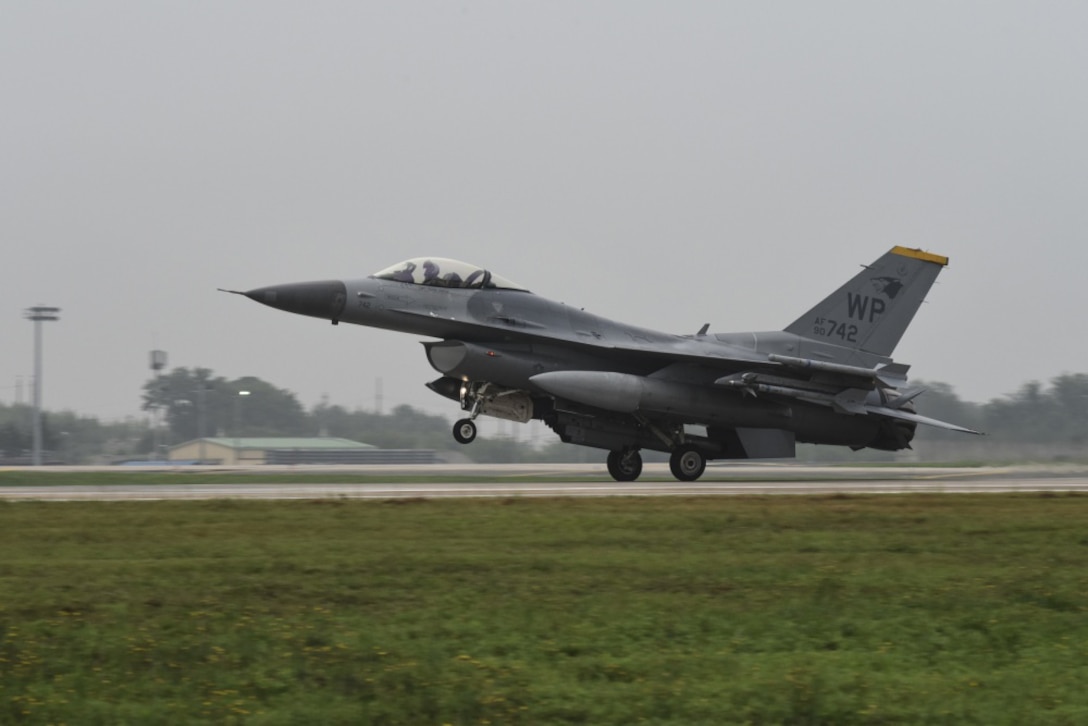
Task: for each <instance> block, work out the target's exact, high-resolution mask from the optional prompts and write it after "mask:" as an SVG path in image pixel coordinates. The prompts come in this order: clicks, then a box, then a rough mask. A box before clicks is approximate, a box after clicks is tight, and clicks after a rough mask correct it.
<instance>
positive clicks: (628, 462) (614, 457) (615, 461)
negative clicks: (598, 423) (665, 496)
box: [608, 449, 642, 481]
mask: <svg viewBox="0 0 1088 726" xmlns="http://www.w3.org/2000/svg"><path fill="white" fill-rule="evenodd" d="M608 473H609V474H611V475H612V478H613V479H615V480H616V481H634V480H635V479H638V475H639V474H641V473H642V455H641V454H639V453H638V449H624V450H623V451H609V452H608Z"/></svg>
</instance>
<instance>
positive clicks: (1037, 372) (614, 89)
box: [0, 0, 1088, 419]
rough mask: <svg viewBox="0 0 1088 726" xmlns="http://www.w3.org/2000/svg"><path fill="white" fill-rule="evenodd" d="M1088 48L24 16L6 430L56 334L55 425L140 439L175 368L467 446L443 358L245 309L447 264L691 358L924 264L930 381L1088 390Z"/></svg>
mask: <svg viewBox="0 0 1088 726" xmlns="http://www.w3.org/2000/svg"><path fill="white" fill-rule="evenodd" d="M1086 37H1088V4H1086V3H1079V2H1019V3H1014V2H991V1H987V2H957V3H948V2H911V3H891V2H870V1H865V2H854V3H841V2H840V3H836V2H820V3H812V2H794V3H790V2H776V3H754V2H744V3H741V2H733V3H729V2H718V3H710V2H699V3H692V2H689V3H684V2H655V3H648V2H631V1H626V0H625V1H623V2H411V1H409V2H404V1H398V2H389V3H366V2H341V3H334V2H314V1H308V2H282V1H272V0H260V1H259V2H211V1H209V2H155V3H148V2H136V1H133V2H109V1H108V0H95V1H94V2H82V3H79V2H42V1H40V0H34V1H32V2H31V1H29V0H28V1H27V2H12V1H11V0H0V249H2V251H3V256H2V261H0V270H2V278H0V401H2V402H4V403H11V402H12V401H14V400H15V398H16V395H17V392H18V389H17V387H16V386H17V381H18V379H19V377H23V379H24V380H25V381H26V383H25V387H24V391H23V400H24V401H29V399H30V393H29V379H30V376H31V374H32V372H33V326H32V324H31V323H29V322H27V321H25V320H24V319H23V317H22V315H23V310H24V309H25V308H27V307H29V306H32V305H35V304H38V303H44V304H48V305H55V306H58V307H60V308H62V309H63V310H62V313H61V321H60V322H56V323H47V324H46V326H47V327H46V328H45V330H44V333H45V373H44V376H43V380H44V383H45V401H44V403H45V406H46V407H47V408H49V409H70V410H74V411H77V412H79V413H84V414H93V415H97V416H101V417H104V418H107V419H116V418H122V417H125V416H128V415H140V401H141V399H140V392H141V387H142V385H143V383H144V382H145V381H146V380H147V378H148V377H149V375H150V371H149V369H148V353H149V351H151V350H152V349H154V348H161V349H163V350H166V351H167V352H168V354H169V363H170V367H175V366H185V367H194V366H201V367H206V368H210V369H212V370H213V371H215V373H217V374H219V375H222V376H225V377H228V378H235V377H239V376H245V375H254V376H258V377H260V378H262V379H264V380H266V381H268V382H269V383H272V384H273V385H276V386H278V387H281V388H286V389H289V390H291V391H294V392H295V393H296V394H297V395H298V396H299V399H300V400H301V401H302V403H303V404H304V405H307V406H310V405H313V404H315V403H317V402H319V401H320V400H321V397H322V395H325V394H327V395H328V397H329V400H330V401H331V402H333V403H339V404H343V405H345V406H348V407H352V408H353V407H357V406H358V407H363V408H368V409H369V408H372V407H373V406H374V394H375V381H376V380H377V379H381V380H382V382H383V389H384V403H385V407H386V410H388V409H389V408H390V407H392V406H394V405H396V404H399V403H408V404H411V405H413V406H417V407H420V408H423V409H425V410H427V411H429V412H432V413H443V414H446V415H449V416H451V417H453V416H455V415H456V413H457V410H456V409H457V407H456V405H455V404H453V403H451V402H449V401H446V400H445V399H442V398H440V397H439V396H437V395H435V394H433V393H431V392H430V391H429V390H427V389H425V388H424V387H423V384H424V382H425V381H428V380H431V379H433V378H435V377H437V375H438V374H437V373H435V372H434V371H433V370H432V369H431V368H430V366H429V365H428V364H427V362H426V359H425V357H424V354H423V349H422V347H421V346H420V345H419V342H418V340H419V339H418V338H417V337H415V336H411V335H404V334H397V333H392V332H385V331H378V330H372V329H367V328H359V327H355V326H347V325H341V326H338V327H333V326H331V325H329V324H328V323H323V322H321V321H319V320H316V319H311V318H303V317H298V316H292V315H288V314H286V313H281V312H278V311H275V310H272V309H270V308H266V307H263V306H260V305H257V304H255V303H253V302H250V301H249V300H246V299H244V298H241V297H237V296H232V295H225V294H223V293H219V292H216V288H217V287H230V288H234V289H241V290H246V289H251V288H254V287H259V286H263V285H267V284H274V283H281V282H289V281H301V280H312V279H327V278H334V277H340V278H357V277H365V276H366V275H368V274H370V273H372V272H375V271H377V270H379V269H382V268H385V267H387V266H389V265H391V264H393V263H395V262H397V261H399V260H402V259H406V258H409V257H415V256H419V255H434V256H443V257H454V258H460V259H464V260H467V261H469V262H473V263H476V264H480V265H483V266H487V267H490V268H491V269H492V270H494V271H495V272H496V273H498V274H501V275H503V276H505V277H507V278H509V279H511V280H514V281H516V282H518V283H520V284H522V285H525V286H526V287H529V288H530V289H531V290H533V291H534V292H536V293H538V294H541V295H545V296H548V297H552V298H556V299H559V300H562V301H564V302H566V303H568V304H572V305H577V306H579V307H584V308H586V309H587V310H590V311H592V312H595V313H598V314H601V315H605V316H608V317H612V318H616V319H620V320H623V321H626V322H631V323H636V324H640V325H644V326H647V327H651V328H656V329H660V330H665V331H669V332H681V333H694V332H695V331H696V330H698V329H699V327H700V326H701V325H702V324H703V323H705V322H709V323H710V324H711V331H712V332H715V331H716V332H727V331H738V330H769V329H781V328H783V327H785V326H786V325H788V324H789V323H790V322H792V321H793V320H794V319H795V318H796V317H798V316H799V315H800V314H801V313H803V312H804V311H805V310H807V309H808V308H809V307H810V306H811V305H812V304H813V303H814V302H816V301H818V300H819V299H821V298H822V297H824V296H825V295H826V294H828V293H829V292H831V291H832V290H834V289H835V288H836V287H838V286H839V285H840V284H841V283H842V282H843V281H845V280H846V279H848V278H849V277H851V276H852V275H853V274H854V273H855V272H856V271H857V269H858V265H860V264H865V263H869V262H871V261H873V260H875V259H876V258H877V257H878V256H879V255H880V254H882V253H883V252H884V251H886V250H887V249H888V248H890V247H891V246H893V245H906V246H909V247H918V248H923V249H925V250H928V251H931V252H935V253H938V254H942V255H947V256H948V257H949V258H950V260H951V264H950V265H949V267H948V268H947V269H946V270H944V272H943V273H942V274H941V277H940V278H939V280H938V284H937V285H936V286H935V287H934V289H933V290H932V291H931V293H930V295H929V299H928V303H927V304H926V305H925V306H923V308H922V310H921V311H920V312H919V314H918V316H917V318H916V319H915V322H914V325H913V326H912V327H911V329H910V330H909V331H908V332H907V335H906V336H905V338H904V340H903V342H902V343H901V344H900V346H899V348H898V349H897V350H896V354H895V358H896V360H898V361H901V362H904V363H909V364H911V365H912V369H911V375H912V377H915V378H923V379H929V380H939V381H944V382H947V383H950V384H951V385H953V387H954V388H955V390H956V391H957V392H958V393H959V394H960V396H961V397H963V398H965V399H966V400H970V401H978V402H982V401H986V400H989V399H990V398H993V397H997V396H1000V395H1003V394H1006V393H1011V392H1013V391H1015V390H1016V389H1017V388H1019V387H1020V385H1021V384H1023V383H1024V382H1026V381H1029V380H1040V381H1047V380H1049V379H1051V378H1052V377H1054V376H1056V375H1059V374H1062V373H1066V372H1069V373H1075V372H1088V335H1086V334H1085V322H1084V319H1085V311H1086V310H1088V285H1086V284H1085V274H1086V270H1088V251H1086V245H1085V241H1086V240H1085V237H1086V233H1085V230H1086V229H1088V143H1086V140H1085V139H1086V136H1085V133H1086V129H1088V42H1085V38H1086ZM919 405H920V408H921V409H923V413H924V399H920V400H919Z"/></svg>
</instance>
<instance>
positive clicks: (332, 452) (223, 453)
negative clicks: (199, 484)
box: [169, 436, 439, 466]
mask: <svg viewBox="0 0 1088 726" xmlns="http://www.w3.org/2000/svg"><path fill="white" fill-rule="evenodd" d="M169 459H170V461H178V462H181V461H185V462H193V461H199V462H202V463H205V464H223V465H227V466H245V465H256V464H435V463H439V459H438V458H437V457H436V456H435V452H434V451H432V450H430V449H379V448H377V447H376V446H372V445H370V444H364V443H361V442H358V441H352V440H350V439H337V438H328V437H320V438H291V437H261V438H245V437H239V438H233V437H229V436H225V437H214V438H204V439H194V440H192V441H186V442H185V443H184V444H178V445H177V446H171V447H170V454H169Z"/></svg>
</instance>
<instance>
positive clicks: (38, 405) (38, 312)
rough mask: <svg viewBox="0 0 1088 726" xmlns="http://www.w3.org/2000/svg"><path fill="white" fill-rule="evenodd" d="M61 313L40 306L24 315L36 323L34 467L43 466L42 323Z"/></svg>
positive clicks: (57, 309) (55, 318)
mask: <svg viewBox="0 0 1088 726" xmlns="http://www.w3.org/2000/svg"><path fill="white" fill-rule="evenodd" d="M59 312H60V308H51V307H46V306H44V305H38V306H36V307H32V308H27V309H26V311H25V313H24V317H26V319H27V320H33V321H34V459H33V463H34V466H41V465H42V323H43V322H47V321H50V320H60V316H59V315H57V313H59Z"/></svg>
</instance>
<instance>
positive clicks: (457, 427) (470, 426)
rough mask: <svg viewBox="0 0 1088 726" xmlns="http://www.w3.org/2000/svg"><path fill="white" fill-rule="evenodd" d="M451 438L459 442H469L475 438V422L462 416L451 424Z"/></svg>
mask: <svg viewBox="0 0 1088 726" xmlns="http://www.w3.org/2000/svg"><path fill="white" fill-rule="evenodd" d="M453 438H455V439H457V443H459V444H471V443H472V442H473V440H475V438H476V424H475V423H474V422H473V421H472V419H470V418H463V419H461V420H460V421H458V422H457V423H455V424H454V425H453Z"/></svg>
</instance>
